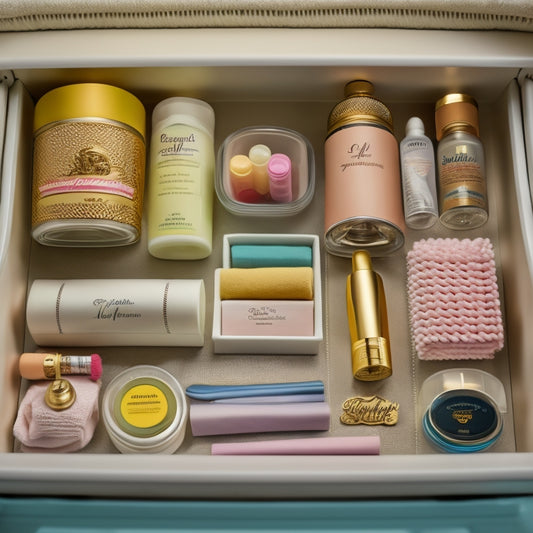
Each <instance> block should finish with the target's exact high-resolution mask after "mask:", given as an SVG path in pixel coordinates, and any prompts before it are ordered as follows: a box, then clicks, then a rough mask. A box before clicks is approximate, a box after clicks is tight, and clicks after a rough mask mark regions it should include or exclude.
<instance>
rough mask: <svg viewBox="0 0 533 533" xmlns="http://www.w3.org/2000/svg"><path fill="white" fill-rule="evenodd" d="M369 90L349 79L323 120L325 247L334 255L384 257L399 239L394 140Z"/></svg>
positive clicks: (397, 162)
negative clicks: (325, 125)
mask: <svg viewBox="0 0 533 533" xmlns="http://www.w3.org/2000/svg"><path fill="white" fill-rule="evenodd" d="M373 90H374V88H373V85H372V84H371V83H370V82H368V81H362V80H357V81H352V82H350V83H348V84H347V85H346V86H345V89H344V94H345V99H344V100H342V101H341V102H339V103H338V104H337V105H336V106H335V107H334V108H333V109H332V111H331V113H330V115H329V118H328V133H327V138H326V141H325V146H324V149H325V152H324V157H325V180H326V181H325V213H324V214H325V246H326V249H327V251H328V252H329V253H331V254H334V255H340V256H345V257H351V255H352V253H353V251H354V250H367V251H368V252H369V253H371V255H374V256H375V255H387V254H390V253H392V252H394V251H396V250H398V249H399V248H401V247H402V246H403V243H404V227H405V220H404V215H403V207H402V186H401V179H400V159H399V150H398V142H397V141H396V138H395V137H394V135H393V125H392V116H391V113H390V110H389V109H388V107H387V106H386V105H385V104H384V103H382V102H381V101H380V100H378V99H377V98H375V97H374V96H373V95H372V93H373Z"/></svg>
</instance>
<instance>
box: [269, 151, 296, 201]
mask: <svg viewBox="0 0 533 533" xmlns="http://www.w3.org/2000/svg"><path fill="white" fill-rule="evenodd" d="M268 176H269V178H270V197H271V198H272V200H274V202H279V203H282V204H285V203H288V202H291V201H292V165H291V160H290V158H289V157H288V156H286V155H285V154H272V157H271V158H270V159H269V161H268Z"/></svg>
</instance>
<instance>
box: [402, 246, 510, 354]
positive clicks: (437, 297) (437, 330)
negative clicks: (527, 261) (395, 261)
mask: <svg viewBox="0 0 533 533" xmlns="http://www.w3.org/2000/svg"><path fill="white" fill-rule="evenodd" d="M407 276H408V299H409V313H410V319H411V328H412V332H413V339H414V345H415V348H416V351H417V353H418V357H419V358H420V359H430V360H431V359H433V360H442V359H492V358H493V357H494V354H495V352H497V351H499V350H501V349H502V348H503V338H504V337H503V323H502V315H501V310H500V299H499V292H498V282H497V278H496V266H495V261H494V251H493V248H492V244H491V242H490V240H489V239H484V238H477V239H474V240H470V239H463V240H459V239H427V240H421V241H417V242H415V243H414V245H413V249H412V250H411V251H410V252H409V253H408V254H407Z"/></svg>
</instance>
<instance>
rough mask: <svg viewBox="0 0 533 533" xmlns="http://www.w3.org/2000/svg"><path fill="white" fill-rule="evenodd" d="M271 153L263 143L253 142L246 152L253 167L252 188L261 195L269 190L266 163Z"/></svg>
mask: <svg viewBox="0 0 533 533" xmlns="http://www.w3.org/2000/svg"><path fill="white" fill-rule="evenodd" d="M271 155H272V152H271V151H270V148H269V147H268V146H266V145H264V144H254V146H252V147H251V148H250V151H249V152H248V157H249V158H250V161H251V162H252V168H253V183H254V189H255V190H256V191H257V192H258V193H259V194H262V195H265V194H268V192H269V191H270V185H269V180H268V169H267V165H268V161H269V160H270V156H271Z"/></svg>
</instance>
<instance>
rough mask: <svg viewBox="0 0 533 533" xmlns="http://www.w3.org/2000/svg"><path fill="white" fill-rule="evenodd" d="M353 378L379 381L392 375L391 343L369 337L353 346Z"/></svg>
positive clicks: (379, 338)
mask: <svg viewBox="0 0 533 533" xmlns="http://www.w3.org/2000/svg"><path fill="white" fill-rule="evenodd" d="M352 369H353V377H354V378H355V379H358V380H360V381H378V380H380V379H385V378H388V377H389V376H390V375H392V360H391V355H390V350H389V343H388V341H387V339H385V338H384V337H367V338H365V339H361V340H359V341H358V342H354V343H353V345H352Z"/></svg>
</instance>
